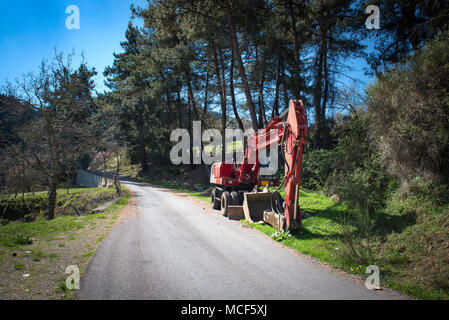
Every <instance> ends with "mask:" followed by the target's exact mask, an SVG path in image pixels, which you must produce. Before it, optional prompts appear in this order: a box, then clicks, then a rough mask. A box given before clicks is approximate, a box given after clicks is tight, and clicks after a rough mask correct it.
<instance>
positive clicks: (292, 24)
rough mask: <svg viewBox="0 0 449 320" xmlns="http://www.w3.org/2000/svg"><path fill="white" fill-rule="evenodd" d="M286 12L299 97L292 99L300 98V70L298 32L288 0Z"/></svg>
mask: <svg viewBox="0 0 449 320" xmlns="http://www.w3.org/2000/svg"><path fill="white" fill-rule="evenodd" d="M288 11H289V15H290V29H291V33H292V38H293V48H294V52H293V55H294V58H295V73H296V75H295V78H296V85H297V87H296V88H297V90H298V92H295V93H297V94H298V95H299V97H292V98H300V96H301V92H300V88H301V70H300V68H299V42H298V31H297V30H296V19H295V14H294V12H293V1H292V0H290V1H289V2H288Z"/></svg>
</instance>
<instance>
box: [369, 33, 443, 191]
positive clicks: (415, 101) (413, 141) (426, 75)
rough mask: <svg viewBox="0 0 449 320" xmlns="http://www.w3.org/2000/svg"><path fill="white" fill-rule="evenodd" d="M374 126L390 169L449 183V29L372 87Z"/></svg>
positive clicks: (397, 173)
mask: <svg viewBox="0 0 449 320" xmlns="http://www.w3.org/2000/svg"><path fill="white" fill-rule="evenodd" d="M367 93H368V112H369V118H370V123H369V125H370V131H371V133H372V135H373V136H375V137H378V139H376V140H375V142H376V144H377V146H378V149H379V151H380V152H381V154H382V158H383V159H384V162H385V163H387V164H388V169H389V171H390V172H391V173H392V174H394V175H395V176H397V177H399V178H400V179H401V180H403V181H405V180H410V178H412V179H413V178H414V177H416V176H422V177H425V178H426V179H428V178H431V179H433V180H436V181H440V182H444V183H446V184H447V183H449V166H448V165H447V160H448V159H449V125H448V123H449V34H448V33H445V34H443V35H442V36H441V37H439V38H437V39H435V40H433V41H432V42H430V43H428V44H427V46H426V47H425V48H424V49H423V50H421V51H418V52H417V53H416V54H415V55H413V56H412V57H410V59H409V60H408V61H407V62H406V63H404V64H402V65H401V66H398V67H397V68H395V69H393V70H391V71H389V72H387V73H385V74H383V75H381V76H380V77H379V78H378V80H377V81H376V83H375V84H373V85H372V86H371V87H370V88H369V89H368V91H367Z"/></svg>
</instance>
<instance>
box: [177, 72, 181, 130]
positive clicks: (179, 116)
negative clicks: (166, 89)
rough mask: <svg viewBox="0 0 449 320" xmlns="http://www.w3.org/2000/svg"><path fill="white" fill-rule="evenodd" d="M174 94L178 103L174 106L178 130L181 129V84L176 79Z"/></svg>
mask: <svg viewBox="0 0 449 320" xmlns="http://www.w3.org/2000/svg"><path fill="white" fill-rule="evenodd" d="M176 87H177V88H176V89H177V90H176V94H177V97H178V103H177V104H176V109H177V111H178V128H182V112H181V84H180V83H179V79H176Z"/></svg>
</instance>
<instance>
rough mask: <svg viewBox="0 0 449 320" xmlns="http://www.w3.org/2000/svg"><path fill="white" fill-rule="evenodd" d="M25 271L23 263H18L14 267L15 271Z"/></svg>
mask: <svg viewBox="0 0 449 320" xmlns="http://www.w3.org/2000/svg"><path fill="white" fill-rule="evenodd" d="M24 269H25V265H24V264H23V263H16V264H15V265H14V270H24Z"/></svg>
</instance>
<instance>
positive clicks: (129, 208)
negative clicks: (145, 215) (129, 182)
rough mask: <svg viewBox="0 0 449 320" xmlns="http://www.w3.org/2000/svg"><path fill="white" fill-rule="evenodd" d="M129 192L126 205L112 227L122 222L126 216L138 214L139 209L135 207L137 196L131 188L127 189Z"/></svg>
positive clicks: (132, 216) (130, 216)
mask: <svg viewBox="0 0 449 320" xmlns="http://www.w3.org/2000/svg"><path fill="white" fill-rule="evenodd" d="M128 192H129V200H128V204H127V205H126V207H124V208H123V209H122V210H121V211H120V213H119V216H118V218H117V220H116V221H115V224H114V227H116V226H118V225H120V224H122V223H123V222H125V220H126V219H128V218H134V217H137V216H138V215H140V212H139V209H138V208H137V198H136V196H135V194H134V192H132V191H131V190H129V189H128Z"/></svg>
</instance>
